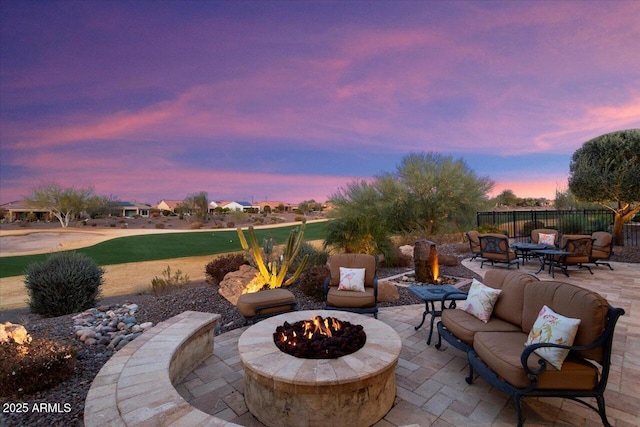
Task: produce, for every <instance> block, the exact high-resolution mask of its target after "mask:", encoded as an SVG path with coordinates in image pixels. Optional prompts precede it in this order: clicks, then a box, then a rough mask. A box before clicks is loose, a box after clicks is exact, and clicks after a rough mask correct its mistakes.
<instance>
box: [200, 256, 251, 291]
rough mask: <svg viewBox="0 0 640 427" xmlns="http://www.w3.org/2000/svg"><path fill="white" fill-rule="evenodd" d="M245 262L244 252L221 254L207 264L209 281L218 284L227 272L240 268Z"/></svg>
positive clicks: (206, 269)
mask: <svg viewBox="0 0 640 427" xmlns="http://www.w3.org/2000/svg"><path fill="white" fill-rule="evenodd" d="M244 263H245V259H244V255H243V254H229V255H223V256H220V257H218V258H216V259H214V260H213V261H211V262H210V263H209V264H207V265H206V266H205V273H206V275H207V282H209V283H211V284H212V285H217V284H218V283H220V282H221V281H222V279H224V276H226V275H227V273H231V272H232V271H236V270H238V269H240V266H241V265H242V264H244Z"/></svg>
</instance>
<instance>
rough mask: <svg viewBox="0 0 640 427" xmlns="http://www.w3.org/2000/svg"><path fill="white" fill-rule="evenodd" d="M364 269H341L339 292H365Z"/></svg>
mask: <svg viewBox="0 0 640 427" xmlns="http://www.w3.org/2000/svg"><path fill="white" fill-rule="evenodd" d="M364 271H365V269H364V268H346V267H340V283H339V284H338V290H339V291H356V292H364Z"/></svg>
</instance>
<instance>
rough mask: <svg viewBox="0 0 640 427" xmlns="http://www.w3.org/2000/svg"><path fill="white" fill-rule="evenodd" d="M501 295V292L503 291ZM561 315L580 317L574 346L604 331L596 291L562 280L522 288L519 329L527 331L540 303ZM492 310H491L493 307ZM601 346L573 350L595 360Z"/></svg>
mask: <svg viewBox="0 0 640 427" xmlns="http://www.w3.org/2000/svg"><path fill="white" fill-rule="evenodd" d="M503 294H504V292H503ZM544 305H546V306H548V307H550V308H551V309H552V310H553V311H555V312H556V313H558V314H561V315H563V316H565V317H571V318H574V319H580V320H581V322H580V327H579V328H578V333H577V334H576V338H575V340H574V342H573V344H574V345H587V344H590V343H592V342H593V341H595V339H596V338H598V337H599V336H600V335H601V334H602V332H603V331H604V328H605V325H606V322H607V311H608V306H609V305H608V303H607V300H606V299H604V298H603V297H602V296H600V295H599V294H597V293H595V292H592V291H589V290H587V289H584V288H581V287H579V286H575V285H571V284H568V283H562V282H551V281H550V282H547V281H540V282H530V283H528V284H527V285H526V286H525V289H524V306H523V307H524V308H523V311H522V330H523V332H525V333H527V334H528V333H529V332H530V331H531V328H532V327H533V324H534V323H535V321H536V319H537V317H538V313H539V312H540V309H541V308H542V306H544ZM494 312H495V309H494ZM602 350H603V349H602V347H600V348H596V349H592V350H585V351H580V352H577V354H579V355H580V356H581V357H586V358H589V359H593V360H596V361H600V360H601V358H602Z"/></svg>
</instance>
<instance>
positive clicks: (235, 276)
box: [218, 265, 264, 305]
mask: <svg viewBox="0 0 640 427" xmlns="http://www.w3.org/2000/svg"><path fill="white" fill-rule="evenodd" d="M262 285H264V279H263V278H262V276H261V275H260V272H259V271H258V270H257V269H256V268H254V267H251V266H250V265H241V266H240V269H239V270H237V271H232V272H231V273H227V274H226V275H225V276H224V279H222V281H221V282H220V284H219V285H218V286H219V289H218V293H219V294H220V295H222V296H223V297H225V298H226V299H227V301H229V302H230V303H231V304H233V305H236V303H237V302H238V298H239V297H240V295H242V294H243V293H245V289H246V288H247V287H248V286H249V287H254V286H256V287H257V288H258V289H259V288H261V287H262Z"/></svg>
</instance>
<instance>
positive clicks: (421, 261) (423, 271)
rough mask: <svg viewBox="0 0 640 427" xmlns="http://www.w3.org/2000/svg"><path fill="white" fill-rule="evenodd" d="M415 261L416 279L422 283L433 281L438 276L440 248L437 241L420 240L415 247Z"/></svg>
mask: <svg viewBox="0 0 640 427" xmlns="http://www.w3.org/2000/svg"><path fill="white" fill-rule="evenodd" d="M413 263H414V268H415V274H416V280H417V281H418V282H422V283H433V282H434V280H435V279H436V278H437V277H438V274H437V271H436V268H437V266H438V250H437V249H436V244H435V242H432V241H430V240H424V239H422V240H418V241H417V242H416V243H415V245H414V249H413Z"/></svg>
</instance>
